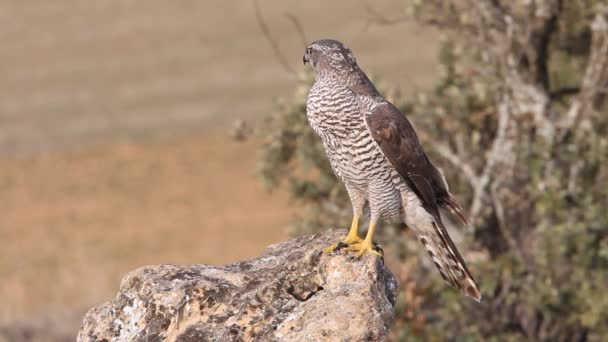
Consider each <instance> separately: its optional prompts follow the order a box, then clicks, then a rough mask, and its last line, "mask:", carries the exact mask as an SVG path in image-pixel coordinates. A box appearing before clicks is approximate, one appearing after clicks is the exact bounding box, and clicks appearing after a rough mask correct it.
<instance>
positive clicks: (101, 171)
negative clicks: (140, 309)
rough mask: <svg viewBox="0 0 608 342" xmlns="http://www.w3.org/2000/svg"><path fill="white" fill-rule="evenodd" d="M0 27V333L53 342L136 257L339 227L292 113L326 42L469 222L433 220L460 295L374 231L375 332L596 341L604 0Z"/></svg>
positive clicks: (605, 185)
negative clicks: (394, 109)
mask: <svg viewBox="0 0 608 342" xmlns="http://www.w3.org/2000/svg"><path fill="white" fill-rule="evenodd" d="M256 4H257V5H256ZM0 27H1V28H2V29H1V30H0V37H1V38H0V42H1V43H2V44H1V46H0V49H1V50H0V51H1V53H0V71H1V72H2V76H3V77H1V78H0V89H1V91H0V203H1V204H2V215H1V216H0V300H1V302H2V305H0V341H2V340H7V341H71V340H73V339H74V337H75V335H76V332H77V330H78V326H79V324H80V321H81V319H82V317H83V315H84V313H85V311H86V310H88V309H89V308H90V307H92V306H94V305H97V304H99V303H101V302H104V301H107V300H109V299H111V298H112V297H113V296H114V294H115V293H116V290H117V288H118V285H119V281H120V279H121V278H122V276H123V275H124V274H125V273H126V272H128V271H130V270H133V269H135V268H137V267H140V266H143V265H148V264H158V263H208V264H222V263H229V262H233V261H236V260H239V259H243V258H251V257H255V256H256V255H258V254H259V253H260V252H261V251H262V250H263V249H264V248H265V247H266V246H267V245H269V244H272V243H276V242H279V241H282V240H284V239H286V238H288V237H289V236H294V235H302V234H308V233H312V232H317V231H320V230H324V229H327V228H329V227H346V226H348V225H349V224H350V215H351V212H350V202H349V201H348V199H347V197H346V194H345V191H344V188H343V186H342V185H341V184H339V183H338V182H336V179H335V177H334V176H333V174H332V172H331V170H330V168H329V165H328V163H327V161H326V159H325V157H324V154H323V151H322V149H321V146H320V141H319V139H317V138H316V137H315V136H314V134H313V133H312V132H311V130H310V129H309V128H308V125H307V122H306V117H305V100H306V94H307V90H308V89H309V87H310V85H311V84H312V75H311V74H310V72H306V71H305V69H304V67H303V66H302V64H301V58H302V52H303V50H304V47H305V44H306V42H310V41H313V40H316V39H319V38H327V37H331V38H336V39H339V40H342V41H344V42H345V43H346V44H347V45H348V46H349V47H350V48H351V49H352V50H353V51H354V53H355V55H356V56H357V60H358V63H359V64H360V65H361V66H362V68H363V69H364V70H366V71H367V73H368V74H370V75H371V77H372V78H373V79H374V81H375V82H376V84H377V85H378V88H379V89H380V90H381V92H382V93H383V94H385V96H386V97H387V98H389V99H390V100H391V101H393V102H394V103H395V104H396V105H398V106H399V107H400V108H401V109H402V110H403V111H404V112H405V113H406V114H407V115H408V117H409V118H410V120H411V121H412V122H413V124H414V126H416V129H417V132H418V135H419V137H420V139H421V140H422V142H423V145H424V146H425V149H426V150H427V152H428V153H429V155H430V156H431V158H432V159H433V161H434V163H435V164H436V165H437V166H439V167H441V168H442V169H443V171H444V173H445V175H446V177H447V179H448V182H449V183H450V185H451V190H452V192H453V193H455V194H456V197H457V198H459V200H460V202H461V203H462V204H463V206H464V207H465V209H466V211H467V212H468V214H469V218H470V220H471V222H472V223H471V225H470V226H469V227H462V228H461V227H457V226H456V225H452V224H450V225H449V226H450V234H451V235H453V237H454V240H456V243H457V245H459V246H460V249H461V251H463V254H464V258H465V260H467V262H468V263H469V267H470V268H471V270H472V272H473V274H474V275H476V277H477V278H478V281H479V282H480V285H481V289H482V292H483V295H484V301H483V302H482V303H481V304H478V303H473V302H472V301H469V300H467V299H466V298H462V296H461V295H460V294H459V293H457V292H456V291H453V290H451V289H449V288H448V287H447V286H446V285H445V284H444V283H443V282H442V281H441V278H440V277H439V276H438V274H437V272H436V270H435V269H434V267H433V265H432V263H431V262H430V261H429V260H428V257H427V256H426V254H425V253H426V252H425V251H424V250H423V248H421V247H420V246H419V245H418V243H417V241H416V239H415V237H414V236H413V234H412V232H410V231H409V230H408V229H407V227H404V226H401V225H383V227H382V228H381V229H380V231H379V234H378V240H379V241H380V242H381V243H382V244H383V245H384V250H385V252H386V262H387V263H388V264H389V266H390V268H391V269H392V270H393V271H394V272H395V273H396V275H397V276H398V278H399V280H400V292H401V294H400V297H399V299H398V306H397V313H396V322H395V326H394V327H393V330H392V332H391V340H394V341H410V340H422V341H424V340H453V341H459V340H470V341H476V340H491V341H503V340H506V341H521V340H530V341H601V340H603V337H604V336H606V334H608V297H606V296H605V290H606V286H607V285H606V284H608V210H606V208H608V191H607V190H606V189H608V138H607V137H608V111H607V106H606V97H607V95H606V94H608V4H607V3H606V1H605V0H572V1H565V0H532V1H507V0H504V1H503V0H495V1H476V0H445V1H440V0H437V1H435V0H430V1H414V0H411V1H410V0H382V1H373V2H372V1H365V0H357V1H352V0H338V1H332V2H327V1H321V0H318V1H317V0H310V1H296V0H284V1H271V0H259V1H257V2H255V1H245V0H242V1H236V0H234V1H202V0H176V1H160V0H146V1H144V0H130V1H126V0H106V1H97V2H83V1H76V0H54V1H47V2H39V1H38V2H34V1H28V2H24V1H21V2H18V1H2V2H0ZM269 190H270V191H269ZM362 226H365V224H362Z"/></svg>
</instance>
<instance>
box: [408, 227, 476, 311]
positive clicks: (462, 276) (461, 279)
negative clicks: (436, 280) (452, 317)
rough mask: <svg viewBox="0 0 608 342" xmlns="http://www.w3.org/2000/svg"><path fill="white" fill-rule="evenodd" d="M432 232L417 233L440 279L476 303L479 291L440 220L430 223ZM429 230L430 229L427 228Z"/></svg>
mask: <svg viewBox="0 0 608 342" xmlns="http://www.w3.org/2000/svg"><path fill="white" fill-rule="evenodd" d="M432 225H433V228H434V229H433V230H434V231H433V230H431V229H429V230H425V232H421V231H418V232H417V233H418V238H419V239H420V242H422V244H423V245H424V247H426V249H427V251H428V252H429V254H430V255H431V258H432V259H433V263H434V264H435V266H437V269H438V270H439V273H441V277H442V278H443V279H444V280H445V281H446V282H447V283H448V284H450V285H451V286H453V287H454V288H456V289H458V290H460V292H462V293H463V294H465V295H467V296H470V297H472V298H473V299H475V300H476V301H480V300H481V291H480V290H479V286H477V283H476V282H475V280H474V279H473V276H472V275H471V272H470V271H469V269H468V268H467V265H466V264H465V262H464V260H463V258H462V256H461V255H460V252H458V249H457V248H456V246H455V245H454V242H452V239H451V238H450V236H449V235H448V232H447V231H446V230H445V227H444V226H443V223H441V220H436V222H433V223H432ZM429 228H430V227H429Z"/></svg>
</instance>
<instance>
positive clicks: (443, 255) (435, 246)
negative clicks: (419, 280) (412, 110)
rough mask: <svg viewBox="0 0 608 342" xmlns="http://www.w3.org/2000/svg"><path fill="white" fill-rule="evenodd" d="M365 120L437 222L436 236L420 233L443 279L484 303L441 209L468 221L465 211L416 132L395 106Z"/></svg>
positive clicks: (377, 109) (382, 108) (382, 106)
mask: <svg viewBox="0 0 608 342" xmlns="http://www.w3.org/2000/svg"><path fill="white" fill-rule="evenodd" d="M365 120H366V123H367V126H368V128H369V130H370V132H371V134H372V137H373V138H374V140H375V141H376V143H377V144H378V145H379V146H380V149H381V150H382V152H383V153H384V155H385V156H386V158H387V159H388V160H389V161H390V163H391V164H392V165H393V167H394V168H395V169H397V171H398V172H399V174H400V175H401V176H402V177H403V178H404V179H405V181H406V182H407V183H408V185H409V186H410V188H411V189H412V190H413V191H414V192H415V193H416V195H417V196H418V198H420V201H421V202H422V205H423V207H424V209H425V210H426V211H427V212H429V213H430V214H431V215H432V216H433V217H434V218H435V223H433V228H434V232H433V231H428V230H427V231H419V232H418V233H419V235H420V239H421V241H422V242H423V244H424V245H425V247H426V248H427V249H428V250H429V253H430V254H431V257H433V260H434V261H435V264H436V265H437V268H438V269H439V271H440V272H441V274H442V276H443V277H444V279H446V280H447V281H448V282H449V283H450V284H451V285H452V286H454V287H456V288H459V289H460V290H461V291H463V292H464V293H465V294H467V295H469V296H471V297H473V298H475V299H476V300H480V299H481V293H480V292H479V287H478V286H477V284H476V283H475V280H474V279H473V277H472V275H471V272H470V271H469V269H468V267H467V265H466V263H465V262H464V259H463V258H462V256H461V255H460V252H459V251H458V248H456V246H455V245H454V242H452V239H451V238H450V236H449V234H448V232H447V230H446V229H445V227H444V226H443V223H442V221H441V216H440V215H439V209H438V206H445V207H446V208H447V209H449V210H450V211H452V210H451V208H452V207H455V208H457V209H456V212H457V213H459V214H460V215H457V216H461V217H462V218H463V219H464V215H463V214H462V209H460V206H458V204H457V203H456V201H455V200H454V198H453V197H452V196H451V195H450V194H449V191H448V189H447V184H446V182H445V179H444V178H443V175H442V174H441V172H440V171H439V170H438V169H437V168H435V166H434V165H433V164H432V163H431V161H430V160H429V159H428V157H427V156H426V154H425V153H424V150H423V149H422V146H421V145H420V142H419V141H418V137H417V136H416V132H414V128H413V127H412V125H411V124H410V122H409V121H408V120H407V118H406V117H405V116H404V115H403V114H401V112H399V110H398V109H397V108H395V106H393V105H392V104H390V103H387V102H384V103H382V104H380V105H378V106H376V107H375V108H374V110H372V113H371V115H369V116H366V118H365ZM433 233H434V234H433ZM435 237H438V239H436V238H435ZM450 263H454V264H455V268H456V270H461V271H462V273H459V271H454V267H451V266H450Z"/></svg>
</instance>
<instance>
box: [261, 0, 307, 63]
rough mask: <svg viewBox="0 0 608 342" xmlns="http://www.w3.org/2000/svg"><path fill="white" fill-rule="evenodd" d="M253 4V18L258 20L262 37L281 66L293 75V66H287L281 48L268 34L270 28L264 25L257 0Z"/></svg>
mask: <svg viewBox="0 0 608 342" xmlns="http://www.w3.org/2000/svg"><path fill="white" fill-rule="evenodd" d="M253 6H254V8H255V19H256V20H257V22H258V26H259V27H260V30H262V34H263V35H264V37H265V38H266V40H267V41H268V43H269V44H270V47H271V48H272V51H273V53H274V56H275V57H276V58H277V60H278V61H279V63H280V64H281V65H282V66H283V69H285V71H287V72H288V73H289V74H291V75H295V74H296V72H295V71H294V70H293V68H292V67H291V66H289V63H288V62H287V59H286V58H285V56H284V55H283V54H282V53H281V50H280V49H279V44H278V43H277V41H276V39H274V38H273V37H272V35H271V34H270V29H269V28H268V25H266V21H265V20H264V18H263V17H262V11H261V10H260V4H259V3H258V0H253Z"/></svg>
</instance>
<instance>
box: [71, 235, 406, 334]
mask: <svg viewBox="0 0 608 342" xmlns="http://www.w3.org/2000/svg"><path fill="white" fill-rule="evenodd" d="M344 234H345V232H343V231H328V232H326V233H323V234H317V235H311V236H304V237H301V238H297V239H293V240H289V241H287V242H284V243H280V244H277V245H273V246H270V247H268V249H266V251H265V252H264V254H263V255H262V256H260V257H259V258H256V259H253V260H247V261H241V262H238V263H235V264H231V265H226V266H209V265H190V266H180V265H159V266H147V267H143V268H140V269H138V270H136V271H133V272H131V273H129V274H128V275H127V276H126V277H125V278H124V279H123V280H122V283H121V285H120V290H119V293H118V295H117V297H116V298H115V299H114V300H113V301H112V302H108V303H105V304H102V305H100V306H98V307H96V308H93V309H91V310H90V311H89V312H88V313H87V314H86V316H85V318H84V322H83V326H82V328H81V329H80V332H79V334H78V341H104V340H105V341H184V342H186V341H378V340H382V339H384V338H385V337H386V335H387V333H388V327H389V325H390V324H391V321H392V317H393V309H394V305H395V296H396V291H397V283H396V281H395V279H394V277H393V275H392V274H391V272H390V271H389V270H388V269H387V268H386V267H385V266H384V263H383V262H382V260H381V259H380V258H378V257H377V256H373V255H367V256H364V257H363V258H362V259H360V260H357V259H354V258H352V257H351V256H349V255H346V254H345V255H341V254H332V255H329V256H327V255H323V254H321V249H322V248H324V247H326V246H327V245H329V244H330V243H334V242H336V241H338V240H339V239H340V238H342V237H343V236H344Z"/></svg>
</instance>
